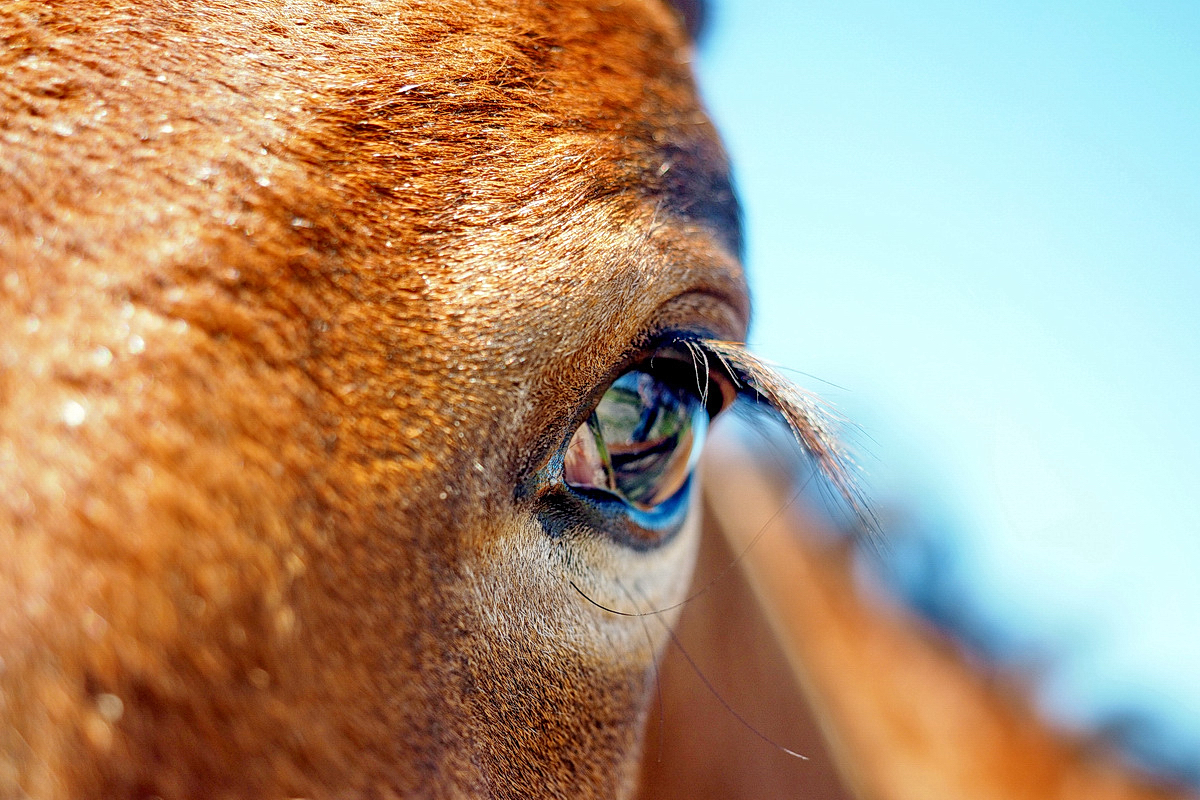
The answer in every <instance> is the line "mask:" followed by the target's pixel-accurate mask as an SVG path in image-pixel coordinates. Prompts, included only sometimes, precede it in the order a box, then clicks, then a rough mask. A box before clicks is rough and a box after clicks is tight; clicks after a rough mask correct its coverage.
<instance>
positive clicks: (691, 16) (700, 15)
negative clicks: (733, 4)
mask: <svg viewBox="0 0 1200 800" xmlns="http://www.w3.org/2000/svg"><path fill="white" fill-rule="evenodd" d="M668 1H669V2H670V4H671V7H672V8H674V9H675V11H676V12H677V13H678V14H679V16H680V17H681V18H682V19H683V25H684V27H685V28H687V32H688V36H689V37H691V40H692V41H693V42H699V41H700V37H701V36H702V35H703V34H704V32H705V29H706V23H707V22H708V3H706V2H705V0H668Z"/></svg>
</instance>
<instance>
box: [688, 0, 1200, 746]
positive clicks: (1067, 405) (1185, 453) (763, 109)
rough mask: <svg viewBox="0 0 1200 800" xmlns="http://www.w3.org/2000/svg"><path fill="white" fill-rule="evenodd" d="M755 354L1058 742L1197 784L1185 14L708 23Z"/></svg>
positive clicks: (745, 16)
mask: <svg viewBox="0 0 1200 800" xmlns="http://www.w3.org/2000/svg"><path fill="white" fill-rule="evenodd" d="M714 11H715V13H714V19H713V29H712V31H711V35H710V36H709V38H708V41H707V43H706V47H705V49H704V52H703V55H702V57H701V63H700V65H699V66H700V73H701V79H702V83H703V85H704V88H705V92H706V96H707V99H708V102H709V105H710V107H711V109H712V111H713V113H714V116H715V117H716V118H717V121H718V124H719V125H720V127H721V128H722V130H723V133H724V135H725V137H726V140H727V143H728V146H729V149H730V151H731V153H732V156H733V159H734V161H735V167H736V173H737V178H738V182H739V185H740V188H741V193H742V197H743V202H744V205H745V209H746V213H747V223H748V233H749V252H748V262H749V266H750V270H751V272H752V280H753V284H754V287H755V294H756V302H757V307H756V314H757V317H756V323H755V327H754V330H753V332H752V343H753V344H754V345H755V346H756V348H757V350H758V351H759V352H760V353H761V354H763V355H765V356H767V357H768V358H770V359H771V360H773V361H775V362H776V363H778V364H781V365H784V366H786V367H791V368H794V369H796V370H802V371H804V372H806V373H811V374H813V375H815V376H817V377H819V378H820V379H823V380H824V381H829V382H831V383H833V384H836V385H837V387H842V388H834V387H830V386H827V385H824V384H822V383H820V382H818V381H814V380H811V379H807V378H801V379H800V380H801V382H802V383H805V384H806V385H808V386H809V387H810V388H813V389H816V390H818V391H820V392H821V393H822V394H823V395H824V396H825V397H827V398H828V399H830V400H831V401H832V402H833V403H834V404H835V405H836V406H838V407H839V408H840V409H842V410H843V411H845V412H847V413H848V414H849V415H850V416H852V417H853V418H855V420H856V421H858V422H860V423H861V424H862V426H863V428H864V431H865V435H864V436H863V437H862V443H863V448H864V450H866V451H867V457H866V458H865V459H864V465H865V467H866V469H867V471H868V472H869V473H870V481H871V483H872V485H873V491H874V493H875V494H876V497H877V498H878V499H879V500H881V501H883V502H885V503H891V502H894V501H898V502H901V503H903V504H905V505H908V506H909V507H911V508H912V509H914V513H918V514H921V515H926V516H929V517H930V518H937V519H941V520H947V519H949V520H952V521H953V524H952V525H949V526H945V527H946V532H945V533H944V534H942V535H945V536H947V537H954V539H955V542H954V546H955V547H956V548H958V552H959V553H960V563H959V565H958V568H959V569H961V571H962V574H963V576H964V578H965V579H966V581H967V582H968V583H969V584H970V585H971V586H972V587H973V592H974V593H975V597H974V599H973V601H972V602H978V603H981V604H983V605H984V606H985V607H986V609H987V613H988V614H990V615H993V616H994V618H995V619H997V620H999V621H1001V623H1002V624H1003V625H1004V626H1007V627H1010V628H1011V630H1013V631H1016V632H1017V635H1018V636H1019V638H1021V639H1022V640H1024V641H1027V642H1030V643H1032V644H1034V645H1035V646H1037V647H1039V648H1041V649H1042V650H1043V651H1048V652H1050V653H1052V654H1053V655H1054V664H1053V666H1052V667H1051V669H1050V672H1049V673H1048V674H1047V676H1046V678H1047V682H1046V702H1047V703H1048V704H1049V705H1050V706H1051V707H1052V708H1054V709H1055V710H1056V713H1059V714H1061V715H1063V716H1064V717H1065V718H1069V719H1074V720H1078V721H1085V722H1086V721H1089V720H1096V719H1102V718H1104V717H1105V716H1106V715H1109V714H1111V713H1113V712H1115V711H1119V710H1123V709H1127V708H1133V709H1135V710H1139V711H1142V712H1146V713H1150V714H1152V715H1154V716H1156V717H1157V718H1158V719H1159V721H1160V723H1161V725H1162V726H1163V730H1165V731H1170V732H1173V733H1174V734H1175V735H1176V736H1177V737H1178V738H1177V739H1176V741H1175V746H1176V747H1178V748H1181V749H1182V750H1183V751H1185V752H1186V751H1189V750H1190V753H1191V754H1192V756H1193V757H1196V758H1197V760H1198V761H1200V756H1197V755H1196V754H1198V753H1200V419H1198V417H1200V402H1198V397H1200V2H1176V3H1166V2H1153V0H1147V1H1145V2H1127V3H1118V2H1107V1H1106V0H1088V1H1087V2H1059V3H1054V2H1052V3H1033V2H1023V1H1021V0H1016V1H1013V0H1009V1H1008V2H994V1H993V0H981V1H979V2H957V1H956V2H922V3H907V4H900V3H882V2H880V3H872V2H857V1H855V0H850V1H849V2H847V1H845V0H838V2H833V1H832V0H827V1H822V2H799V1H798V0H736V1H735V0H724V2H721V0H717V7H716V8H715V9H714Z"/></svg>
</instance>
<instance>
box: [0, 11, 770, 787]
mask: <svg viewBox="0 0 1200 800" xmlns="http://www.w3.org/2000/svg"><path fill="white" fill-rule="evenodd" d="M0 41H2V42H3V45H2V46H0V71H2V72H3V74H4V76H5V78H4V80H3V82H0V114H2V116H0V174H2V175H3V180H2V181H0V264H2V265H3V266H2V267H0V270H2V273H3V274H0V328H2V331H0V552H3V553H5V557H4V558H3V559H0V654H2V658H3V665H2V667H0V691H2V692H3V693H2V694H0V700H2V705H0V716H2V718H3V724H2V725H0V796H3V797H19V796H23V795H25V794H27V795H29V796H32V797H36V798H67V797H70V798H88V797H96V798H99V797H106V798H113V797H150V796H160V797H163V798H182V797H208V798H219V797H251V796H253V797H287V796H292V797H300V796H302V797H312V798H316V797H395V796H421V797H455V796H468V795H470V796H492V797H514V798H515V797H537V796H572V797H614V796H615V797H619V796H623V795H626V794H628V793H629V791H630V789H631V786H632V781H633V779H634V776H635V771H636V763H637V753H638V750H639V742H640V739H641V727H642V719H643V716H644V712H645V709H646V706H647V703H648V699H649V695H650V692H651V688H650V687H651V686H652V665H653V661H654V659H655V657H656V654H657V652H658V650H659V649H660V648H661V645H662V634H661V632H660V633H658V634H655V636H654V637H647V636H646V635H645V633H644V631H643V629H642V628H641V627H638V626H630V625H629V624H628V622H627V621H624V620H616V621H614V620H610V619H606V618H605V617H604V616H603V614H602V613H601V612H599V611H597V610H596V609H594V608H592V607H590V606H588V605H587V604H586V603H585V602H584V601H582V600H581V599H580V598H579V597H578V595H576V594H575V593H574V592H572V591H570V589H569V584H568V579H574V580H575V581H577V582H580V583H582V584H584V585H586V586H587V587H588V589H589V591H590V592H591V593H592V594H594V595H596V596H599V597H600V598H601V599H604V598H610V599H611V598H617V600H619V599H620V598H621V595H620V594H619V593H618V590H617V583H615V582H614V581H615V577H616V576H620V578H621V580H622V581H624V582H625V583H623V584H621V585H626V584H628V585H636V586H638V590H639V591H640V592H642V593H643V595H644V596H645V597H646V600H647V602H652V603H654V604H656V605H665V604H668V603H669V602H670V601H671V600H672V599H673V598H676V599H677V597H678V596H679V594H680V593H681V592H682V591H683V588H684V584H685V583H686V577H687V571H688V566H689V564H690V559H691V557H692V554H693V553H694V547H695V536H694V534H693V533H688V534H687V535H681V536H680V537H678V539H677V541H675V542H674V543H673V544H671V545H670V546H668V547H665V548H663V549H662V551H661V552H657V553H655V554H653V555H651V556H646V557H635V556H634V555H631V554H630V553H628V552H625V551H624V550H622V548H620V547H618V546H617V545H615V544H613V543H612V542H609V541H606V540H605V539H604V537H602V536H596V535H595V534H596V532H595V531H593V530H590V529H588V527H587V526H586V525H585V524H584V523H583V522H581V521H578V520H568V523H569V524H568V525H566V534H564V535H561V536H556V537H551V536H548V535H547V533H546V528H545V526H544V524H543V522H544V520H543V516H544V515H542V512H543V511H544V509H543V505H542V503H543V501H544V498H543V497H542V495H540V494H539V493H538V492H537V491H532V492H526V493H523V492H521V491H517V489H518V488H519V487H528V486H531V485H535V484H536V481H534V476H535V475H536V474H537V471H538V470H539V469H540V468H541V467H543V466H544V464H545V463H546V462H547V460H548V459H549V458H550V457H551V455H552V453H553V452H554V451H555V450H556V449H557V448H559V447H561V445H562V444H563V443H564V442H565V441H566V440H567V438H568V437H569V436H570V434H571V432H572V431H573V429H574V427H575V426H577V425H578V424H579V422H580V421H581V416H580V415H581V414H584V413H586V411H587V409H588V405H589V403H591V402H594V399H595V393H596V392H597V391H598V390H599V389H601V388H602V387H603V386H604V385H605V384H606V382H607V381H608V380H611V378H612V377H613V376H614V375H615V374H618V373H619V372H620V370H622V369H623V368H625V367H627V366H628V365H629V364H630V362H631V360H632V359H634V358H636V357H638V354H639V353H640V352H642V348H644V347H645V346H646V345H647V343H648V342H650V341H651V340H652V339H653V338H654V337H655V336H657V335H659V334H660V333H667V332H680V331H682V332H687V333H688V334H689V335H695V336H716V337H720V338H737V337H740V336H741V335H742V333H743V329H744V325H745V320H746V314H747V301H746V294H745V287H744V282H743V277H742V273H741V270H740V267H739V266H738V262H737V251H738V249H739V247H740V240H739V236H740V234H739V230H738V225H737V211H736V204H735V202H734V200H733V197H732V194H731V193H730V191H729V187H728V179H727V176H726V165H725V160H724V157H723V155H722V153H721V149H720V146H719V144H718V142H717V140H716V138H715V135H714V133H713V131H712V128H711V126H710V125H709V123H708V122H707V120H706V119H705V117H704V114H703V112H702V110H701V108H700V106H699V105H698V103H697V101H696V98H695V95H694V90H693V86H692V81H691V77H690V71H689V65H688V61H689V58H690V49H689V44H688V42H687V40H686V38H685V36H684V33H683V31H682V29H681V27H680V25H679V23H678V20H677V19H676V18H675V16H674V14H673V12H672V11H671V10H670V9H669V8H667V7H665V6H662V5H659V4H658V3H657V2H655V0H613V1H612V2H605V3H602V4H600V3H582V2H574V1H573V0H553V1H552V2H550V1H548V0H517V1H516V2H513V1H512V0H506V1H505V2H498V1H496V0H490V1H489V0H485V1H483V2H481V1H480V0H470V2H465V1H463V0H437V1H436V2H433V1H432V0H407V1H401V0H396V1H395V2H384V1H383V0H354V1H351V2H339V3H334V2H326V1H325V0H299V1H298V2H288V3H279V4H277V3H265V2H236V3H235V2H220V0H214V1H213V2H203V3H201V2H177V1H172V2H147V3H126V2H115V1H106V0H65V1H64V2H60V3H52V4H51V3H42V2H23V0H17V1H16V2H9V3H6V4H5V5H4V7H3V8H2V9H0ZM540 515H542V516H540ZM617 600H612V602H616V601H617ZM580 709H586V710H587V713H580Z"/></svg>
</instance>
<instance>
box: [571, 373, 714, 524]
mask: <svg viewBox="0 0 1200 800" xmlns="http://www.w3.org/2000/svg"><path fill="white" fill-rule="evenodd" d="M682 383H683V382H682V381H680V383H678V384H677V383H673V382H669V381H667V380H664V379H662V378H660V377H658V376H656V375H655V374H652V373H650V372H646V371H644V370H642V369H633V370H630V371H629V372H626V373H625V374H624V375H622V376H621V377H619V378H617V380H616V381H614V382H613V384H612V386H610V387H609V388H608V391H606V392H605V393H604V396H603V397H602V398H601V399H600V403H599V405H597V406H596V410H595V411H593V412H592V414H591V416H589V417H588V418H587V421H586V422H584V423H583V424H582V425H580V426H579V429H578V430H576V431H575V434H574V435H573V436H572V437H571V441H570V443H569V444H568V445H567V451H566V455H565V457H564V460H563V480H564V481H565V482H566V483H567V485H568V486H571V487H574V488H576V489H593V490H600V491H603V492H608V493H609V494H613V495H616V496H617V497H619V498H621V499H622V500H624V501H625V502H626V503H627V504H629V505H630V506H632V507H634V508H636V509H638V510H641V511H651V510H653V509H655V508H656V507H657V506H659V505H661V504H662V503H664V502H666V501H667V500H670V499H671V498H672V497H674V496H675V495H677V494H678V493H679V492H680V491H681V490H682V489H683V487H684V486H685V485H686V484H687V481H688V477H689V476H690V475H691V472H692V469H693V468H694V467H695V466H696V461H697V460H698V459H699V457H700V450H701V448H702V447H703V445H704V436H705V434H706V433H707V431H708V423H709V412H708V408H706V406H705V400H706V398H702V397H700V395H699V392H697V391H696V390H695V389H691V390H689V389H686V388H683V386H682V385H680V384H682Z"/></svg>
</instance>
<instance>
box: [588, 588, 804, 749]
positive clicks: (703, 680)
mask: <svg viewBox="0 0 1200 800" xmlns="http://www.w3.org/2000/svg"><path fill="white" fill-rule="evenodd" d="M568 582H569V583H570V584H571V588H573V589H574V590H575V591H576V592H579V596H580V597H582V598H583V599H584V600H586V601H588V602H589V603H591V604H592V605H594V606H595V607H596V608H599V609H600V610H601V611H607V612H609V613H612V614H619V615H620V616H629V615H627V614H621V612H619V611H615V610H614V609H611V608H609V607H608V606H606V605H604V604H602V603H599V602H597V601H595V600H593V599H592V598H590V597H588V596H587V594H586V593H584V591H583V590H582V589H580V588H579V587H578V586H576V585H575V582H574V581H568ZM617 583H618V585H621V582H620V581H618V582H617ZM621 589H622V591H624V592H625V595H626V596H627V597H629V598H630V602H634V601H633V598H632V597H630V595H629V590H628V589H626V588H625V587H624V586H623V585H621ZM634 605H637V603H636V602H634ZM651 613H652V614H653V615H654V616H655V618H656V619H658V621H659V623H660V624H661V625H662V626H663V629H664V630H666V632H667V635H668V636H670V637H671V642H672V643H673V644H674V645H675V647H676V648H677V649H678V650H679V652H680V654H682V655H683V657H684V659H685V660H686V661H687V663H688V665H689V666H691V668H692V671H693V672H695V673H696V677H697V678H699V679H700V682H701V683H703V684H704V687H705V688H706V689H708V691H709V693H711V694H712V696H713V697H715V698H716V699H717V702H718V703H720V704H721V707H722V708H724V709H725V710H726V711H727V712H729V714H730V715H731V716H732V717H733V718H734V719H736V720H737V721H738V722H740V723H741V724H742V726H743V727H744V728H745V729H746V730H748V731H750V732H751V733H753V734H754V735H755V736H757V737H758V738H759V739H762V740H763V741H764V742H766V743H767V744H769V745H771V746H772V747H774V748H775V749H777V750H780V751H782V752H784V753H786V754H787V755H789V756H792V757H793V758H798V759H800V760H801V761H808V760H809V758H808V756H806V755H804V754H803V753H797V752H796V751H795V750H792V749H791V748H789V747H784V746H783V745H782V744H780V743H779V742H777V741H775V740H774V739H772V738H771V737H770V736H767V735H766V734H765V733H763V732H762V731H760V730H759V729H758V728H756V727H754V725H753V724H751V722H750V721H749V720H747V719H746V718H745V717H743V716H742V715H741V714H739V713H738V711H737V709H735V708H734V707H733V706H731V705H730V704H729V701H728V700H726V699H725V698H724V697H722V696H721V692H720V691H718V690H717V687H715V686H713V684H712V681H710V680H709V679H708V676H707V675H705V674H704V671H703V670H701V669H700V665H699V664H697V663H696V660H695V659H694V658H692V654H691V653H689V652H688V651H687V648H686V647H684V646H683V642H681V641H679V636H677V635H676V633H675V631H673V630H671V626H670V625H668V624H667V623H666V622H664V621H663V620H662V619H661V618H660V617H658V614H659V613H661V612H651Z"/></svg>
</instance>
